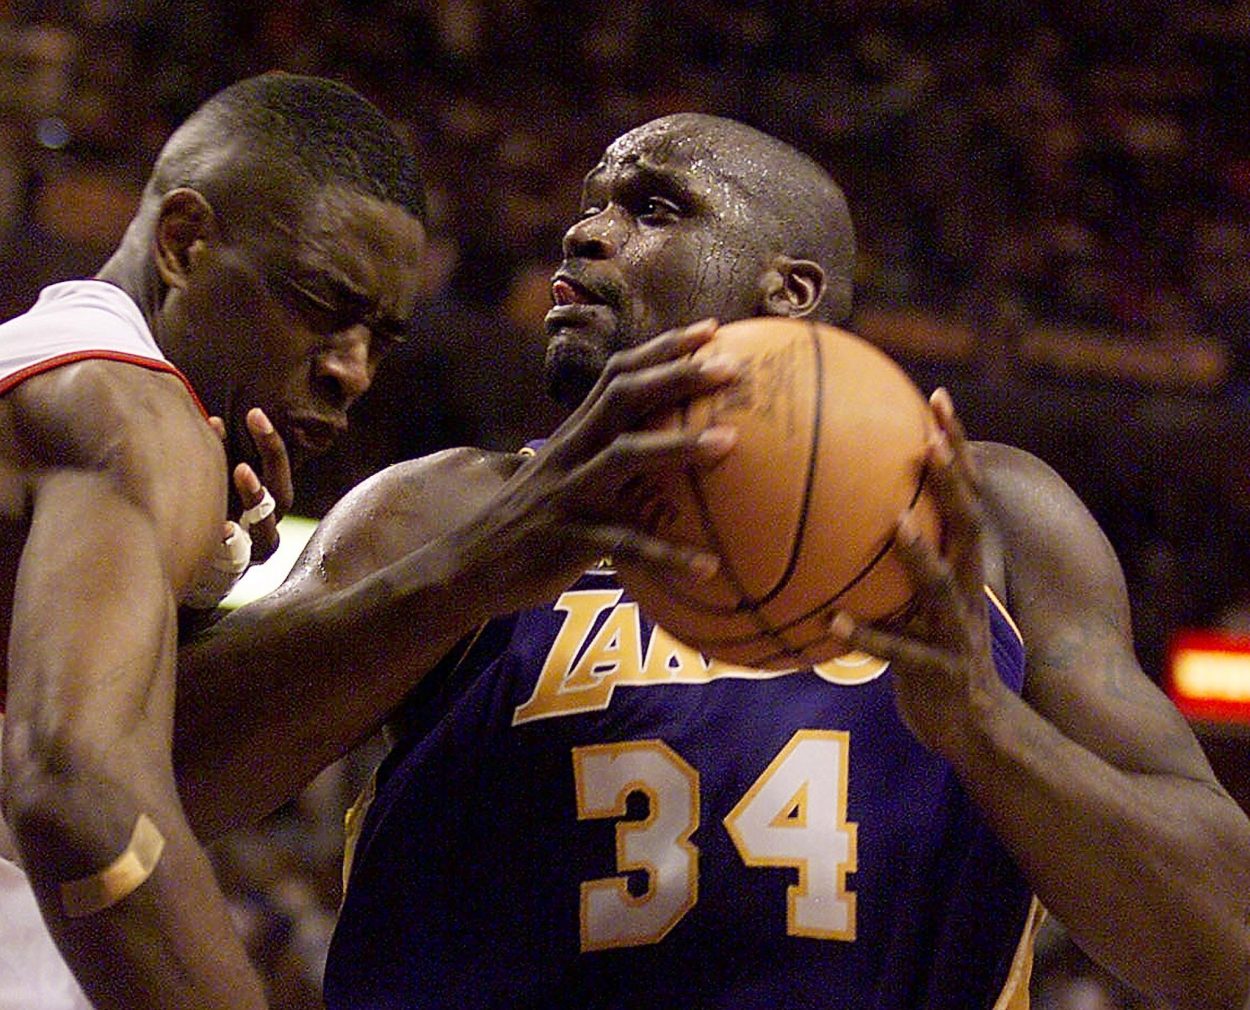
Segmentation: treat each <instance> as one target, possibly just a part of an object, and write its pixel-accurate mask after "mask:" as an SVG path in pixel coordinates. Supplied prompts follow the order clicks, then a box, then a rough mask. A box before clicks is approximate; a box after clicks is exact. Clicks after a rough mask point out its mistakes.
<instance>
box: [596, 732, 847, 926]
mask: <svg viewBox="0 0 1250 1010" xmlns="http://www.w3.org/2000/svg"><path fill="white" fill-rule="evenodd" d="M849 759H850V737H849V735H848V734H847V733H844V732H838V731H835V730H800V731H799V732H797V733H795V734H794V736H793V737H791V738H790V741H789V742H788V743H787V744H786V745H785V746H784V747H783V748H782V749H781V750H780V751H779V752H778V753H777V756H776V757H774V758H773V760H772V761H771V762H770V763H769V765H768V767H767V768H765V769H764V771H763V772H762V773H761V774H760V776H759V778H757V779H756V780H755V782H754V783H753V784H752V785H751V788H750V789H748V790H747V791H746V793H745V794H744V795H743V797H742V798H741V799H740V800H739V801H738V803H737V804H736V805H735V806H734V808H733V809H732V810H731V811H730V812H729V814H728V815H727V816H726V817H725V820H724V824H725V829H726V830H727V831H728V832H729V835H730V837H731V838H732V839H733V842H734V845H735V846H737V849H738V854H739V855H740V856H741V857H742V861H743V862H744V863H745V864H746V865H747V866H761V867H763V866H769V867H776V866H780V867H793V868H794V869H795V870H797V871H798V880H797V882H796V883H794V884H791V885H790V886H789V888H788V889H787V891H786V930H787V932H788V933H789V934H790V935H792V936H806V937H815V938H817V939H825V940H854V939H855V895H854V893H852V892H849V891H847V890H846V875H847V874H848V873H851V872H854V870H855V843H856V838H855V830H856V826H855V824H853V823H847V820H846V794H847V771H848V761H849ZM573 775H574V781H575V783H576V788H577V815H578V818H579V819H581V820H586V819H589V818H606V817H611V818H624V817H625V816H626V804H627V801H628V799H629V796H630V794H631V793H636V792H640V793H643V794H644V795H645V796H646V797H647V801H648V810H647V815H646V816H645V817H644V818H642V819H640V820H621V821H620V823H618V824H617V825H616V868H617V869H618V870H619V871H620V872H621V873H622V874H625V873H631V872H632V873H638V872H639V871H641V872H643V873H644V874H645V875H646V889H645V890H644V891H643V893H641V894H637V895H635V894H633V893H631V891H630V889H629V881H628V878H627V877H625V876H617V877H606V878H603V879H600V880H587V881H583V883H582V885H581V947H582V950H583V951H591V950H607V949H610V948H613V947H633V946H638V945H641V944H647V943H658V942H659V941H660V940H662V939H663V938H664V937H665V936H666V935H667V934H668V932H669V930H671V929H672V928H673V927H674V926H676V925H677V923H678V922H680V921H681V918H682V916H684V915H685V914H686V913H687V912H688V911H690V909H691V908H693V907H694V906H695V904H696V903H697V902H698V900H699V850H698V848H697V847H696V846H695V845H694V844H693V843H692V842H691V841H690V836H691V835H693V834H694V832H695V830H696V829H697V828H698V827H699V773H698V772H697V771H696V770H695V769H694V768H692V767H691V766H690V765H689V764H688V763H687V762H686V761H685V760H684V759H683V758H682V757H681V755H679V754H678V753H677V752H676V751H674V750H673V749H672V748H671V747H669V746H668V744H666V743H664V742H663V741H661V740H633V741H628V742H622V743H612V744H598V745H595V746H589V747H576V748H574V749H573Z"/></svg>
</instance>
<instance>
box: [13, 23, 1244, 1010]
mask: <svg viewBox="0 0 1250 1010" xmlns="http://www.w3.org/2000/svg"><path fill="white" fill-rule="evenodd" d="M275 68H280V69H285V70H291V71H301V72H309V73H317V74H324V75H329V76H333V77H337V78H340V79H342V80H344V81H347V82H348V83H350V84H352V85H353V86H355V87H356V88H358V89H359V90H361V91H362V92H364V93H365V94H366V95H368V96H369V97H370V98H372V99H373V100H374V101H375V102H376V103H377V104H378V105H380V106H381V107H382V108H383V109H384V110H385V111H386V112H387V113H388V114H389V115H391V116H392V117H393V119H394V121H395V122H396V124H397V125H398V126H399V127H400V128H401V130H402V132H403V133H404V135H405V136H406V137H407V138H408V139H409V140H410V141H411V143H412V144H413V146H414V148H415V149H416V150H417V151H418V152H419V154H420V155H421V158H422V161H423V163H424V165H425V167H426V170H427V172H428V176H429V182H430V189H431V204H432V208H433V216H434V220H433V226H432V234H433V242H432V243H431V250H430V255H429V270H428V286H427V291H426V296H427V304H426V305H425V307H424V309H423V312H422V319H421V321H420V325H419V327H418V329H417V332H416V333H415V334H414V337H413V339H412V340H411V341H410V342H409V343H408V344H406V345H405V346H404V348H403V349H402V351H401V352H399V354H398V355H397V360H394V361H392V362H391V363H390V364H389V366H388V369H387V371H385V372H384V374H383V376H382V377H381V378H380V380H379V382H378V383H377V385H376V386H375V388H374V390H373V391H371V393H369V394H368V395H367V396H366V398H365V399H364V400H362V402H361V404H360V405H359V420H360V422H361V423H360V425H359V426H358V427H357V429H356V431H357V432H358V434H356V435H354V436H353V437H352V438H350V439H349V440H348V442H347V443H346V444H345V445H344V446H343V447H342V448H341V449H340V450H338V451H336V452H335V453H333V454H332V455H330V456H328V457H326V458H325V459H323V460H321V461H319V462H318V463H317V464H316V465H314V466H313V467H312V468H311V469H310V470H309V471H308V472H307V473H306V474H305V475H304V477H303V478H302V479H301V485H300V488H299V492H300V497H299V503H298V509H297V510H298V511H300V512H301V513H303V514H305V515H310V516H314V517H315V516H317V515H319V514H321V512H323V511H324V509H325V508H327V507H328V505H329V504H330V503H331V502H333V501H334V500H335V499H336V498H337V497H338V496H339V495H340V494H341V493H342V492H343V491H344V490H345V489H346V488H348V487H350V486H351V485H352V484H354V483H355V482H356V481H358V480H359V479H361V478H362V477H364V476H365V475H367V474H368V473H370V472H373V471H374V470H376V469H378V468H380V467H381V466H383V465H385V464H387V463H389V462H392V461H394V460H397V459H401V458H404V457H408V456H413V455H417V454H420V453H423V452H426V451H430V450H432V449H436V448H440V447H444V446H447V445H453V444H462V443H472V444H479V445H486V446H491V447H500V448H506V447H515V446H516V445H518V444H519V443H520V442H522V441H524V440H525V439H526V438H528V437H532V436H533V435H535V434H541V433H542V432H543V431H544V430H546V429H547V428H549V427H550V425H551V424H552V423H553V422H554V420H555V419H556V415H555V413H554V412H553V410H552V408H551V407H550V406H548V405H547V404H546V402H545V400H544V397H543V394H542V390H541V382H540V379H539V374H538V366H539V363H540V362H541V348H542V345H543V341H544V337H543V332H542V317H543V315H544V313H545V312H546V310H547V308H548V306H549V304H550V287H549V278H550V275H551V272H552V270H553V268H554V266H555V264H556V263H557V262H558V259H559V248H560V245H559V244H560V237H561V235H562V234H563V231H564V229H565V228H566V227H567V225H568V224H569V223H570V222H571V221H572V219H573V216H574V214H575V211H576V207H577V198H578V192H579V188H580V180H581V177H582V175H583V174H584V173H585V171H586V170H587V169H588V168H589V167H590V166H591V165H593V164H594V162H595V161H596V160H597V158H598V155H599V153H600V151H601V150H602V149H603V147H604V146H605V145H606V144H607V143H608V142H609V141H610V140H612V139H613V138H614V137H615V136H617V135H618V134H619V133H621V132H623V131H625V130H627V129H629V128H631V127H633V126H636V125H638V124H639V123H641V122H643V121H645V120H647V119H649V118H652V117H654V116H656V115H661V114H664V113H667V112H673V111H680V110H690V109H695V110H702V111H707V112H713V113H718V114H721V115H728V116H733V117H736V118H739V119H742V120H745V121H746V122H749V123H752V124H753V125H756V126H759V127H761V128H762V129H765V130H767V131H768V132H770V133H773V134H775V135H777V136H780V137H781V138H783V139H785V140H788V141H790V142H792V143H794V144H796V145H797V146H799V147H800V148H802V149H803V150H805V151H807V152H808V153H810V154H812V155H813V156H814V157H815V158H816V159H817V160H818V161H820V162H821V163H822V164H824V165H825V166H827V167H828V168H829V169H830V170H831V171H832V173H833V174H834V176H835V177H836V178H837V179H838V180H839V181H840V182H841V183H842V184H843V186H844V188H845V189H846V191H847V194H848V198H849V201H850V204H851V208H852V211H853V216H854V218H855V223H856V227H857V231H858V235H859V243H860V249H861V254H860V260H859V266H858V278H857V280H858V291H859V303H858V308H857V311H856V316H855V319H854V328H855V329H856V330H858V331H859V332H861V333H863V334H864V335H866V336H868V337H870V338H871V339H873V340H875V341H877V342H878V343H880V344H881V345H882V346H884V347H886V348H887V349H888V350H890V351H891V352H892V353H893V354H895V356H896V357H897V358H898V359H899V360H900V361H901V362H902V363H903V364H904V365H905V366H906V367H907V368H908V369H909V370H910V371H911V372H912V374H913V375H914V376H915V378H916V379H917V381H919V382H920V383H921V385H922V386H924V387H925V388H926V389H929V388H932V387H933V386H934V385H936V384H937V383H939V382H941V383H943V384H945V385H947V386H949V387H950V388H951V390H952V392H953V394H954V397H955V402H956V405H957V406H958V407H959V408H960V411H961V414H962V415H963V417H964V419H965V421H966V423H967V425H968V427H969V429H970V431H971V433H972V434H973V435H974V437H979V438H990V439H999V440H1002V441H1007V442H1012V443H1014V444H1017V445H1020V446H1023V447H1025V448H1028V449H1030V450H1032V451H1033V452H1035V453H1037V454H1038V455H1040V456H1041V457H1042V458H1043V459H1045V460H1047V461H1048V462H1049V463H1050V464H1051V465H1053V466H1054V467H1055V468H1056V469H1058V470H1059V471H1060V473H1061V474H1062V475H1063V476H1064V477H1065V478H1066V479H1067V480H1068V481H1069V482H1070V483H1071V484H1072V485H1073V486H1074V487H1075V488H1076V490H1077V491H1078V492H1079V493H1080V494H1081V496H1082V497H1083V498H1084V500H1085V501H1086V502H1087V503H1088V504H1089V506H1090V507H1091V509H1092V510H1093V511H1094V513H1095V515H1096V516H1097V517H1098V519H1099V520H1100V521H1101V522H1102V524H1103V526H1104V528H1105V529H1106V531H1107V534H1108V536H1109V537H1110V539H1111V540H1112V542H1113V544H1114V546H1115V547H1116V549H1117V550H1118V552H1119V554H1120V557H1121V560H1122V561H1123V563H1124V567H1125V572H1126V576H1127V578H1128V582H1129V589H1130V594H1131V597H1132V602H1133V608H1134V620H1135V625H1136V632H1137V636H1138V641H1139V646H1140V654H1141V658H1142V661H1143V665H1144V666H1145V668H1146V669H1147V671H1148V672H1149V673H1150V674H1151V675H1152V676H1154V677H1156V678H1158V677H1160V676H1161V674H1162V670H1163V666H1164V663H1165V661H1166V649H1167V644H1168V641H1169V638H1170V637H1171V635H1172V634H1173V633H1174V632H1175V631H1176V630H1177V629H1179V628H1182V627H1186V626H1194V625H1198V626H1216V625H1219V626H1225V627H1230V628H1232V627H1240V628H1242V629H1244V630H1247V631H1250V316H1248V313H1250V133H1248V132H1247V126H1246V122H1247V120H1246V116H1245V114H1244V110H1245V109H1246V108H1247V97H1248V96H1247V80H1248V78H1247V74H1248V73H1250V2H1246V0H1134V2H1133V3H1131V4H1128V3H1117V2H1115V0H1053V2H1038V0H1027V2H1026V0H971V2H961V3H958V4H956V3H944V2H938V0H899V2H893V3H886V2H880V0H859V2H855V0H826V2H823V3H816V2H800V0H769V2H759V3H757V2H741V0H739V2H725V0H683V2H681V3H660V2H643V0H580V2H577V3H553V2H549V0H374V2H366V0H361V2H352V3H348V2H346V0H268V2H259V3H258V2H246V3H245V2H243V0H217V2H215V3H213V4H174V3H169V2H162V0H136V2H130V3H124V2H120V0H83V2H70V0H64V2H59V3H51V2H44V0H0V263H2V264H3V271H2V272H0V318H7V317H8V316H10V315H13V314H16V313H17V312H19V311H22V310H23V309H25V308H26V307H27V306H28V305H29V304H30V303H31V302H33V300H34V298H35V296H36V294H37V292H38V290H39V288H40V287H41V286H42V285H43V284H45V283H48V282H51V281H54V280H60V279H64V278H66V277H71V276H84V275H89V274H91V273H92V272H94V270H95V269H96V268H98V266H99V265H100V264H101V263H102V261H103V259H104V257H105V255H106V254H107V253H108V252H109V251H110V250H111V249H112V247H113V245H114V244H115V243H116V241H117V240H118V239H119V237H120V235H121V232H122V230H123V228H124V226H125V224H126V222H127V221H128V220H129V217H130V215H131V213H132V212H133V210H134V207H135V206H136V203H137V199H138V194H139V191H140V188H141V186H142V184H143V180H144V178H145V177H146V173H147V170H148V168H149V167H150V165H151V162H152V160H153V159H154V157H155V155H156V153H157V151H158V150H159V147H160V145H161V143H162V142H163V140H164V138H165V137H166V136H167V135H168V133H169V131H170V130H171V129H172V128H173V127H174V126H175V125H176V124H177V123H178V122H180V121H181V120H182V119H183V118H184V117H185V116H186V115H187V114H188V113H189V112H191V111H192V110H193V109H194V108H195V107H196V106H197V105H198V104H199V103H200V102H201V101H202V100H203V99H204V98H205V97H207V96H208V95H209V94H211V93H212V92H214V91H216V90H217V89H219V88H220V87H222V86H224V85H226V84H228V83H230V82H231V81H232V80H235V79H236V78H238V77H241V76H245V75H249V74H253V73H258V72H261V71H264V70H268V69H275ZM1204 742H1207V743H1208V745H1209V747H1210V748H1212V751H1213V752H1214V753H1217V754H1218V753H1224V752H1222V751H1220V748H1221V747H1223V746H1225V745H1224V744H1222V743H1221V742H1220V741H1204ZM378 746H379V745H377V744H376V743H372V742H371V743H370V744H367V745H366V746H364V747H363V748H362V749H361V750H360V751H359V752H357V753H356V754H353V755H352V756H351V757H350V758H348V759H346V760H345V761H344V762H341V763H340V764H339V765H336V766H335V767H334V768H332V769H330V770H329V771H327V773H325V774H324V775H323V776H322V778H321V779H319V780H318V782H317V783H316V784H315V785H314V786H313V787H312V788H311V789H310V790H309V791H308V792H307V793H306V794H305V795H304V796H303V797H301V799H300V800H299V801H298V802H297V803H292V804H291V805H290V806H289V807H287V808H285V809H284V810H283V811H280V812H279V814H277V815H275V817H274V818H272V819H271V820H270V821H269V822H267V823H266V824H265V825H263V826H262V827H261V828H258V829H257V830H256V831H251V832H241V833H239V834H237V835H235V836H231V838H229V839H227V840H226V841H225V842H224V843H223V844H221V845H220V846H218V848H217V858H218V861H219V868H220V871H221V873H222V876H223V880H224V881H225V883H226V885H227V887H228V889H229V890H230V892H231V894H232V896H233V898H234V901H235V905H236V908H237V911H238V916H239V922H240V927H241V928H242V929H244V930H245V932H246V935H247V936H248V937H249V942H250V943H251V946H252V949H253V953H254V956H255V957H256V958H257V960H258V961H259V962H260V963H262V964H263V965H264V967H265V969H266V971H267V972H268V974H269V977H270V978H271V979H272V984H273V987H274V992H275V998H276V1005H278V1006H286V1007H297V1008H299V1007H305V1006H308V1007H315V1006H318V1005H319V1002H318V998H317V996H316V992H317V985H318V982H319V974H320V964H321V959H322V958H323V957H324V949H325V943H326V941H327V937H328V935H329V930H330V929H331V928H332V925H333V916H334V908H335V905H336V903H337V900H338V882H337V861H338V855H339V850H340V848H341V832H340V823H341V816H342V812H343V809H344V807H345V806H346V804H347V803H348V802H350V799H351V794H352V792H353V791H354V789H355V788H356V787H357V786H358V785H359V784H360V781H361V778H362V777H363V775H364V774H366V773H367V769H368V768H369V767H370V765H371V763H372V761H373V760H374V759H375V758H376V756H377V754H378V750H377V748H378ZM1227 753H1233V754H1234V755H1236V754H1238V753H1240V752H1236V751H1229V752H1227ZM257 760H258V761H263V760H264V755H263V754H259V755H257ZM1220 770H1221V771H1222V772H1223V774H1225V776H1226V777H1227V776H1228V775H1229V774H1230V772H1228V771H1225V770H1224V768H1223V767H1221V768H1220ZM1232 774H1236V772H1235V769H1234V771H1233V772H1232ZM1241 774H1245V775H1246V777H1247V779H1250V774H1247V773H1245V772H1242V773H1241ZM1229 784H1230V788H1232V787H1235V786H1239V785H1240V782H1230V783H1229ZM1242 788H1245V789H1248V790H1250V783H1247V784H1246V785H1244V786H1242ZM1035 1005H1036V1006H1038V1007H1039V1008H1048V1010H1076V1008H1081V1010H1101V1008H1113V1007H1114V1008H1127V1007H1141V1006H1146V1005H1147V1004H1144V1003H1142V1002H1140V1001H1139V1000H1137V999H1136V998H1135V997H1133V996H1132V995H1131V994H1129V993H1127V992H1125V991H1123V990H1122V989H1121V988H1120V987H1118V986H1116V984H1115V983H1114V982H1113V981H1112V980H1110V979H1107V978H1106V977H1105V976H1103V975H1102V974H1101V973H1100V972H1099V971H1097V970H1096V969H1095V968H1093V966H1091V965H1090V964H1089V963H1088V962H1087V961H1085V960H1084V959H1083V958H1081V957H1080V956H1079V954H1077V953H1076V952H1075V951H1074V950H1073V949H1072V948H1071V946H1070V945H1069V944H1067V943H1065V941H1064V938H1063V935H1062V930H1061V928H1059V927H1057V926H1053V925H1052V927H1050V929H1049V930H1048V931H1047V932H1046V933H1045V934H1044V937H1043V943H1042V945H1041V947H1040V950H1039V970H1038V974H1037V979H1036V981H1035Z"/></svg>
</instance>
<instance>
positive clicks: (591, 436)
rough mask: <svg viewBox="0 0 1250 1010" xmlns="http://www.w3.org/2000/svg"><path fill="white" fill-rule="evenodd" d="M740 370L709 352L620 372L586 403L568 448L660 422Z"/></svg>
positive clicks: (587, 448)
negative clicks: (700, 355) (594, 397)
mask: <svg viewBox="0 0 1250 1010" xmlns="http://www.w3.org/2000/svg"><path fill="white" fill-rule="evenodd" d="M741 372H742V365H741V362H739V361H737V360H736V359H734V358H730V357H727V356H725V355H719V354H711V355H708V356H707V357H704V358H699V359H697V360H695V359H690V358H685V359H682V360H679V361H670V362H665V363H664V364H661V365H656V366H655V367H653V368H645V369H642V370H640V371H636V372H623V373H619V374H618V375H617V376H616V377H615V378H614V379H613V380H612V382H611V383H609V385H608V386H607V387H606V388H605V389H604V390H603V392H602V394H601V395H600V396H599V398H598V399H597V400H596V402H595V403H594V404H592V405H591V406H590V408H589V410H588V411H587V413H586V415H585V416H584V418H583V419H582V422H581V424H580V425H579V430H578V431H577V432H576V433H570V435H571V438H570V443H569V450H570V451H571V452H580V453H582V454H588V453H589V452H592V451H595V450H596V449H598V448H599V447H601V446H603V445H606V444H608V443H609V442H610V441H611V440H612V439H613V438H615V437H617V436H618V435H620V434H621V433H622V432H628V431H635V430H638V429H640V428H642V429H647V428H656V427H661V426H663V425H664V424H665V420H666V419H667V418H670V417H672V416H673V415H674V413H675V412H676V411H677V410H678V409H679V408H680V407H681V406H682V405H684V404H686V403H688V402H689V401H690V400H692V399H696V398H698V397H700V396H703V395H705V394H708V393H712V392H714V391H715V390H716V389H718V388H720V387H722V386H724V385H727V384H729V383H731V382H733V381H735V380H736V379H737V378H738V376H739V375H740V374H741Z"/></svg>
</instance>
